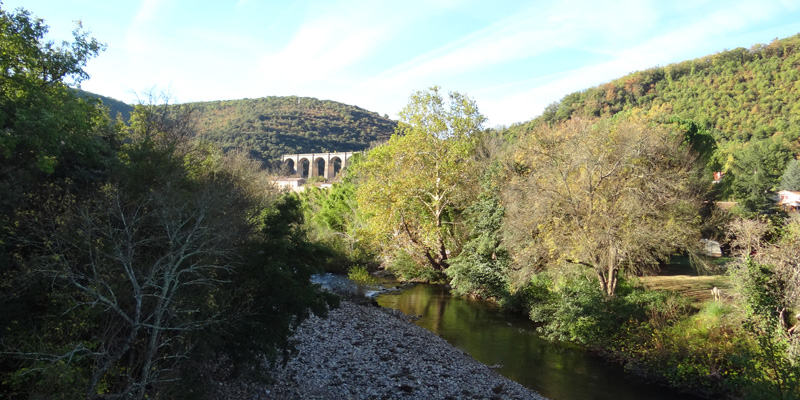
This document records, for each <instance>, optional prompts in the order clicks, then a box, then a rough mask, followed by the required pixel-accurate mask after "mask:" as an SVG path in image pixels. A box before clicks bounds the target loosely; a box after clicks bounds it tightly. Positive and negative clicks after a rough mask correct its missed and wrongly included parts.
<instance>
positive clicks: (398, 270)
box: [386, 250, 443, 283]
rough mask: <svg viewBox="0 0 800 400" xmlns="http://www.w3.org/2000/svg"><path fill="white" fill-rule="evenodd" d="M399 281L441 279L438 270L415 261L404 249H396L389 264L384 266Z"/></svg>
mask: <svg viewBox="0 0 800 400" xmlns="http://www.w3.org/2000/svg"><path fill="white" fill-rule="evenodd" d="M386 269H387V270H389V271H390V272H392V273H393V274H394V275H395V276H396V277H397V279H400V280H401V281H416V282H430V283H435V282H439V281H441V280H442V279H443V276H442V274H441V273H440V272H438V271H436V270H434V269H433V267H431V266H430V264H420V263H417V261H416V260H414V258H413V257H412V256H411V255H410V254H408V253H407V252H406V251H404V250H398V252H397V253H396V254H395V256H394V257H392V261H391V264H389V265H388V267H387V268H386Z"/></svg>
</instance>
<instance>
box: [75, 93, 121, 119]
mask: <svg viewBox="0 0 800 400" xmlns="http://www.w3.org/2000/svg"><path fill="white" fill-rule="evenodd" d="M78 95H79V96H81V97H85V98H95V99H100V101H102V102H103V106H105V107H108V113H109V115H110V116H111V119H116V118H117V115H119V116H120V117H121V118H122V120H123V121H127V120H128V119H130V117H131V113H132V112H133V106H132V105H130V104H127V103H124V102H121V101H119V100H117V99H113V98H111V97H106V96H103V95H99V94H97V93H92V92H87V91H85V90H80V89H79V90H78Z"/></svg>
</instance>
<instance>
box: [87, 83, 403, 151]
mask: <svg viewBox="0 0 800 400" xmlns="http://www.w3.org/2000/svg"><path fill="white" fill-rule="evenodd" d="M81 94H82V95H84V96H91V97H96V98H99V99H100V100H102V101H103V104H104V105H105V106H107V107H109V110H110V113H111V116H112V118H114V117H115V116H116V115H117V113H120V114H121V115H122V117H123V118H124V119H125V120H127V119H128V116H129V115H130V113H131V112H132V111H133V106H130V105H128V104H125V103H123V102H120V101H117V100H114V99H112V98H109V97H104V96H100V95H97V94H94V93H89V92H84V91H81ZM180 106H188V107H189V108H190V109H191V110H192V114H193V115H194V118H195V121H196V124H197V125H196V127H197V134H198V138H199V139H202V140H208V141H211V142H214V143H216V144H218V145H220V146H221V147H222V148H223V149H224V150H226V151H227V150H233V149H243V150H248V151H249V152H250V154H251V155H252V156H254V157H256V158H258V159H260V160H262V161H263V162H264V163H265V165H267V166H275V165H277V161H278V160H279V159H280V156H281V155H282V154H292V153H312V152H328V151H357V150H364V149H366V148H368V147H369V146H370V145H371V144H372V143H375V142H383V141H386V140H388V139H389V137H390V136H391V135H392V133H393V132H394V128H395V126H397V122H396V121H393V120H391V119H389V118H388V117H387V116H380V115H379V114H378V113H375V112H371V111H367V110H365V109H363V108H360V107H356V106H351V105H347V104H343V103H339V102H335V101H330V100H318V99H315V98H310V97H296V96H289V97H262V98H258V99H242V100H226V101H210V102H197V103H186V104H181V105H180Z"/></svg>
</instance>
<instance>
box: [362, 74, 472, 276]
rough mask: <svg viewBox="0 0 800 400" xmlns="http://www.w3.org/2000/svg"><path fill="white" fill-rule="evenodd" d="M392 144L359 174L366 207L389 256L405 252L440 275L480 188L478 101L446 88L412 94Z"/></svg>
mask: <svg viewBox="0 0 800 400" xmlns="http://www.w3.org/2000/svg"><path fill="white" fill-rule="evenodd" d="M401 118H402V123H401V125H400V126H399V127H398V130H397V133H396V134H395V135H393V136H392V138H391V139H390V140H389V142H388V143H386V144H384V145H382V146H379V147H377V148H375V149H373V150H371V151H370V152H369V153H367V155H366V159H365V160H364V161H363V162H362V163H360V164H359V165H358V168H357V169H355V173H356V175H357V176H358V182H359V186H358V188H357V192H356V198H357V201H358V208H359V210H361V212H362V213H363V214H364V215H365V217H366V218H367V228H368V230H369V231H370V235H371V237H373V238H374V240H376V241H377V242H378V243H382V244H385V243H391V246H386V247H387V248H386V249H385V252H386V255H387V256H390V255H391V254H393V253H395V252H397V251H399V250H401V253H402V254H406V255H408V256H411V257H414V258H415V259H416V260H417V262H418V263H427V264H429V265H430V266H431V267H432V268H433V269H434V270H437V271H444V270H445V269H447V268H448V267H449V261H448V259H449V256H450V254H453V255H455V254H458V253H459V252H460V250H461V249H460V243H461V240H460V239H461V236H462V234H463V232H461V231H460V230H459V227H460V218H461V213H460V211H461V209H462V208H463V207H465V206H466V205H468V204H469V202H470V199H469V197H468V196H469V195H470V193H471V192H470V188H471V187H472V184H473V183H474V182H475V178H476V172H475V171H473V164H472V159H471V156H472V152H473V150H474V148H475V143H476V138H475V136H476V135H477V134H479V133H480V132H481V125H482V124H483V122H484V121H485V117H483V115H481V114H480V112H479V111H478V108H477V105H476V104H475V102H474V101H472V100H471V99H469V98H467V97H466V96H464V95H461V94H459V93H450V94H449V100H448V101H446V100H445V99H444V97H443V96H442V95H441V94H440V93H439V88H438V87H432V88H430V89H429V90H427V91H420V92H417V93H415V94H413V95H412V96H411V99H410V100H409V104H408V105H407V106H406V108H405V109H404V110H403V111H402V112H401Z"/></svg>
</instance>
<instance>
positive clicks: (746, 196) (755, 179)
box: [731, 139, 791, 212]
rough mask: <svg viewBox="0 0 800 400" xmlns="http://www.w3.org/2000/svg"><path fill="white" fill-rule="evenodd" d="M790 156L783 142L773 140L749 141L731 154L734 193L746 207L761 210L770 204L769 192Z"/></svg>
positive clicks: (753, 210)
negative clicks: (741, 148)
mask: <svg viewBox="0 0 800 400" xmlns="http://www.w3.org/2000/svg"><path fill="white" fill-rule="evenodd" d="M790 158H791V152H790V151H789V149H788V148H787V147H786V145H784V143H782V142H781V141H780V140H773V139H763V140H756V141H752V142H750V143H749V144H748V145H747V146H746V147H745V148H744V149H743V150H742V151H740V152H738V153H736V154H734V162H733V166H732V167H731V174H733V176H734V181H733V185H732V188H733V194H734V195H735V196H736V199H737V200H739V203H740V204H741V206H742V207H743V208H744V209H745V210H747V211H750V212H755V211H761V210H764V209H766V208H768V207H769V206H770V205H771V204H772V202H771V200H770V193H771V192H772V191H774V190H775V189H776V187H777V186H778V180H779V179H780V177H781V173H782V172H783V170H784V168H785V166H786V162H787V161H788V160H789V159H790Z"/></svg>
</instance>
